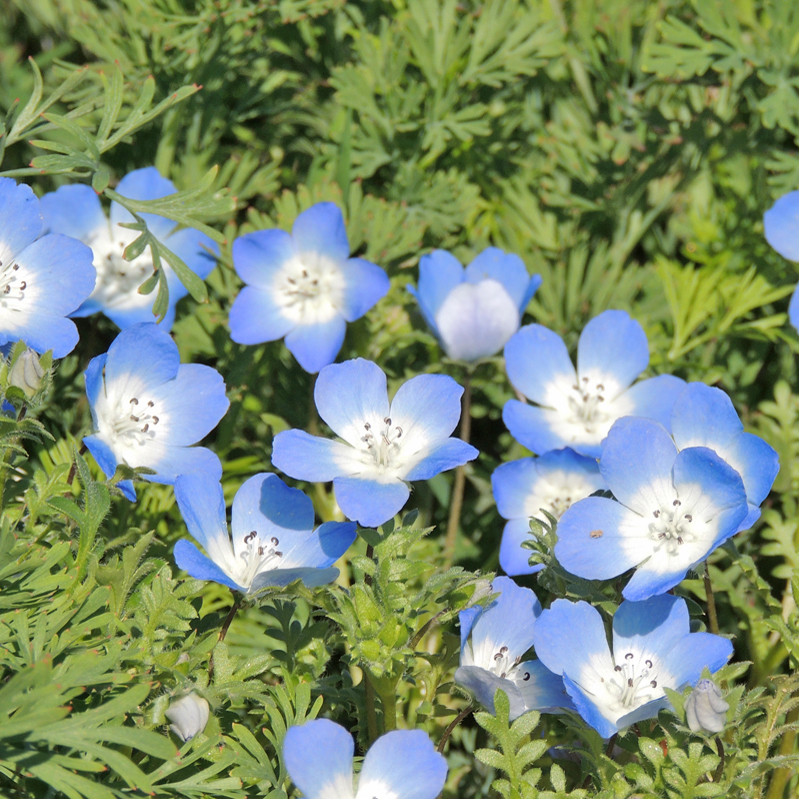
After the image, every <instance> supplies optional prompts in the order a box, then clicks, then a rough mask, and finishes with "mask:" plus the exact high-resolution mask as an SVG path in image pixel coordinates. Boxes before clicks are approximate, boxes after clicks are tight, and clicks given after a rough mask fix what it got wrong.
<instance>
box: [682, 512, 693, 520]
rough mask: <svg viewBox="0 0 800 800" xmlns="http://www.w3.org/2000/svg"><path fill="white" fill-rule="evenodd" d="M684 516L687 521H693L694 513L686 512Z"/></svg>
mask: <svg viewBox="0 0 800 800" xmlns="http://www.w3.org/2000/svg"><path fill="white" fill-rule="evenodd" d="M683 518H684V519H685V520H686V521H687V522H691V521H692V515H691V514H684V515H683Z"/></svg>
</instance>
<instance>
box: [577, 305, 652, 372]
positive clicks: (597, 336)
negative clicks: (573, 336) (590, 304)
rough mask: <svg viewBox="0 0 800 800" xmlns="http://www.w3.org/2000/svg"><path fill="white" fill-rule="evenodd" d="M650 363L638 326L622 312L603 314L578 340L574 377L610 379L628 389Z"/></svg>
mask: <svg viewBox="0 0 800 800" xmlns="http://www.w3.org/2000/svg"><path fill="white" fill-rule="evenodd" d="M649 361H650V349H649V347H648V345H647V336H646V335H645V332H644V329H643V328H642V326H641V325H640V324H639V323H638V322H637V321H636V320H635V319H631V318H630V316H628V314H627V313H626V312H625V311H604V312H603V313H602V314H600V315H599V316H597V317H595V318H594V319H592V320H590V321H589V322H588V323H587V324H586V327H585V328H584V329H583V332H582V333H581V336H580V339H579V340H578V375H579V376H583V375H587V374H589V373H599V374H601V375H612V376H613V377H614V378H616V380H617V381H618V382H619V385H620V386H622V387H624V386H630V385H631V384H632V383H633V382H634V380H636V378H637V376H638V375H639V374H640V373H641V372H642V371H643V370H644V369H645V368H646V367H647V365H648V363H649Z"/></svg>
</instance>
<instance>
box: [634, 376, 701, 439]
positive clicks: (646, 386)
mask: <svg viewBox="0 0 800 800" xmlns="http://www.w3.org/2000/svg"><path fill="white" fill-rule="evenodd" d="M685 386H686V383H685V382H684V381H682V380H681V379H680V378H676V377H675V376H674V375H657V376H656V377H655V378H647V379H645V380H643V381H639V382H638V383H636V384H635V385H633V386H631V388H630V389H628V390H627V391H626V392H625V397H626V399H627V400H628V402H629V403H630V404H631V409H630V411H628V416H631V417H647V418H648V419H653V420H655V421H656V422H660V423H661V424H662V425H663V426H664V427H665V428H666V429H667V430H671V428H670V425H671V421H672V418H673V417H672V411H673V408H674V407H675V402H676V401H677V399H678V397H679V396H680V395H681V393H682V392H683V390H684V388H685Z"/></svg>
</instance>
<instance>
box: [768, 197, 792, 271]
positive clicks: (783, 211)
mask: <svg viewBox="0 0 800 800" xmlns="http://www.w3.org/2000/svg"><path fill="white" fill-rule="evenodd" d="M798 205H800V193H798V191H797V190H796V189H795V191H793V192H788V193H787V194H785V195H783V196H782V197H779V198H778V199H777V200H776V201H775V203H774V204H773V205H772V207H771V208H769V209H767V210H766V211H765V212H764V236H766V238H767V241H768V242H769V244H770V246H771V247H772V248H773V250H777V251H778V253H780V254H781V255H782V256H783V257H784V258H788V259H789V261H798V260H800V244H798V237H799V236H800V234H798V230H800V223H798Z"/></svg>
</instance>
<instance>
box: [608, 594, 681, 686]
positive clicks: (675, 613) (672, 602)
mask: <svg viewBox="0 0 800 800" xmlns="http://www.w3.org/2000/svg"><path fill="white" fill-rule="evenodd" d="M612 628H613V649H614V653H615V655H616V657H617V660H618V661H619V660H620V656H621V654H622V653H624V652H626V651H627V650H634V651H635V652H647V653H656V654H658V653H666V652H667V651H668V650H669V649H670V648H672V647H674V646H675V645H676V644H677V643H678V642H680V640H681V639H683V638H684V637H685V636H688V635H689V609H688V608H687V607H686V601H685V600H683V599H682V598H680V597H675V596H674V595H669V594H662V595H658V596H656V597H651V598H650V599H648V600H644V601H642V602H639V603H634V602H630V601H624V602H622V603H620V606H619V608H618V609H617V611H616V613H615V614H614V621H613V623H612ZM672 688H674V689H677V688H678V687H677V686H675V687H672Z"/></svg>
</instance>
